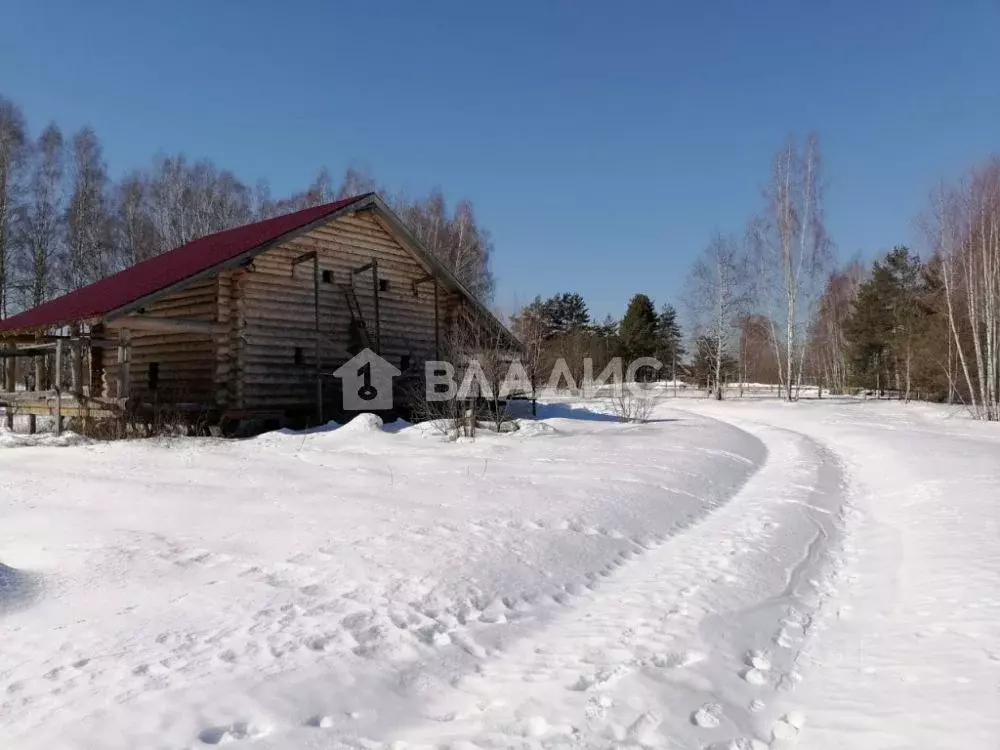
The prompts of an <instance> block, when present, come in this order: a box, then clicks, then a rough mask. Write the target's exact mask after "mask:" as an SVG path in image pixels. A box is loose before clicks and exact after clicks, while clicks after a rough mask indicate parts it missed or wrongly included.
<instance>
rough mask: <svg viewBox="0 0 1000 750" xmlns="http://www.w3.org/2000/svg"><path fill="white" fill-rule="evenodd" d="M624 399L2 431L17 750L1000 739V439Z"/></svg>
mask: <svg viewBox="0 0 1000 750" xmlns="http://www.w3.org/2000/svg"><path fill="white" fill-rule="evenodd" d="M594 409H596V412H595V410H594ZM599 411H600V408H599V406H598V407H595V406H594V405H592V404H590V405H588V404H581V403H574V402H572V401H565V400H564V401H560V402H555V403H549V404H546V405H544V406H543V407H542V408H541V410H540V414H541V416H542V417H543V419H541V420H539V421H538V422H524V423H523V429H521V430H520V431H518V432H516V433H513V434H505V435H491V434H487V433H481V434H480V436H479V437H478V438H477V439H476V440H475V441H468V442H462V441H460V442H443V441H442V440H441V438H440V436H439V435H437V434H436V433H435V432H434V431H433V430H429V429H427V428H421V427H411V428H402V429H401V428H399V427H396V426H388V427H386V428H385V429H382V428H380V427H379V425H378V424H377V422H375V421H373V420H371V419H364V418H359V420H356V421H355V422H352V423H351V424H350V425H347V426H346V427H342V428H339V429H327V430H318V431H314V432H311V433H272V434H269V435H264V436H261V437H259V438H255V439H252V440H245V441H223V440H211V439H176V440H163V441H142V442H138V441H137V442H127V443H90V442H87V441H82V440H80V439H77V438H75V437H73V436H64V437H63V438H61V439H60V440H59V443H58V444H54V443H55V439H54V438H51V437H46V436H35V437H27V436H19V435H11V434H0V747H4V748H6V747H16V748H46V749H49V748H172V749H176V748H202V747H210V746H212V745H216V744H222V743H228V742H233V743H238V745H234V746H244V745H245V746H247V747H253V748H260V749H265V750H266V749H272V750H278V749H279V748H281V749H282V750H287V749H289V748H338V747H358V748H379V747H386V748H390V747H395V748H404V747H408V748H415V747H455V748H476V747H518V748H521V747H526V748H527V747H560V746H576V747H585V748H591V747H592V748H606V747H612V746H615V747H627V746H633V747H639V746H646V747H672V748H703V747H717V748H736V749H737V750H739V748H751V747H768V746H770V747H772V748H776V749H777V748H781V747H786V746H791V745H792V744H795V743H798V746H800V747H807V748H814V747H817V748H826V747H829V748H834V747H836V748H843V747H851V748H863V749H864V748H869V749H871V750H876V749H878V750H882V749H888V748H904V747H915V748H956V747H961V748H995V747H997V746H998V744H1000V720H998V719H997V718H995V717H996V716H997V715H998V714H1000V712H998V711H997V710H996V709H997V707H998V706H1000V692H998V685H1000V547H998V545H997V541H998V526H997V518H998V516H1000V504H998V502H997V501H998V500H1000V490H997V487H998V486H1000V455H998V449H1000V430H997V429H996V426H995V425H980V424H975V423H972V422H970V421H969V420H966V419H963V418H961V417H960V416H953V415H954V412H949V411H946V410H944V409H939V408H935V407H929V406H924V405H917V404H911V405H909V406H903V405H900V404H894V403H884V402H882V403H872V402H869V403H862V402H850V401H824V402H815V401H814V402H803V403H800V404H796V405H784V404H781V403H778V402H775V401H764V400H754V401H748V402H743V403H738V402H724V403H716V402H711V401H707V400H699V399H694V398H685V399H678V400H673V399H666V400H664V402H663V403H662V404H661V405H660V406H659V407H658V408H657V410H656V413H655V418H654V420H653V421H652V422H650V423H648V424H644V425H622V424H619V423H617V422H615V421H613V420H611V419H610V418H608V417H606V416H604V415H602V414H600V413H598V412H599Z"/></svg>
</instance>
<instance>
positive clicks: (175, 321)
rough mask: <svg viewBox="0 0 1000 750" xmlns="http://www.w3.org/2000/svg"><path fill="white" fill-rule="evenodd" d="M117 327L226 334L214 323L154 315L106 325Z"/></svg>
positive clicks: (128, 318)
mask: <svg viewBox="0 0 1000 750" xmlns="http://www.w3.org/2000/svg"><path fill="white" fill-rule="evenodd" d="M118 326H125V327H127V328H128V329H129V330H132V331H166V332H178V333H204V334H212V335H221V334H225V333H228V329H227V328H226V326H225V325H223V324H221V323H216V322H214V321H209V320H189V319H186V318H162V317H158V316H154V315H129V316H127V317H125V318H119V319H118V320H115V321H112V322H111V323H109V324H108V327H109V328H116V327H118Z"/></svg>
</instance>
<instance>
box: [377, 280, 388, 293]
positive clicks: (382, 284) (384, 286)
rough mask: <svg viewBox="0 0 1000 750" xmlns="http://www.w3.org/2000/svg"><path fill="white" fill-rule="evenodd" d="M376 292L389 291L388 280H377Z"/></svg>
mask: <svg viewBox="0 0 1000 750" xmlns="http://www.w3.org/2000/svg"><path fill="white" fill-rule="evenodd" d="M378 290H379V291H380V292H388V291H389V279H379V280H378Z"/></svg>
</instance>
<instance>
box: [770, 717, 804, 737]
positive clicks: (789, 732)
mask: <svg viewBox="0 0 1000 750" xmlns="http://www.w3.org/2000/svg"><path fill="white" fill-rule="evenodd" d="M805 723H806V717H805V715H804V714H802V713H800V712H798V711H789V712H788V713H787V714H785V715H784V716H783V717H781V718H780V719H778V721H776V722H775V724H774V726H773V727H771V738H772V740H773V741H774V742H781V743H789V744H790V743H792V742H794V741H795V740H796V739H798V736H799V732H800V731H801V730H802V727H803V726H805Z"/></svg>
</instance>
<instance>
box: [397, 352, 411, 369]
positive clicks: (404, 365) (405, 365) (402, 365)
mask: <svg viewBox="0 0 1000 750" xmlns="http://www.w3.org/2000/svg"><path fill="white" fill-rule="evenodd" d="M399 369H400V370H401V371H403V372H406V371H407V370H409V369H410V355H409V354H404V355H403V356H402V357H400V358H399Z"/></svg>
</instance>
